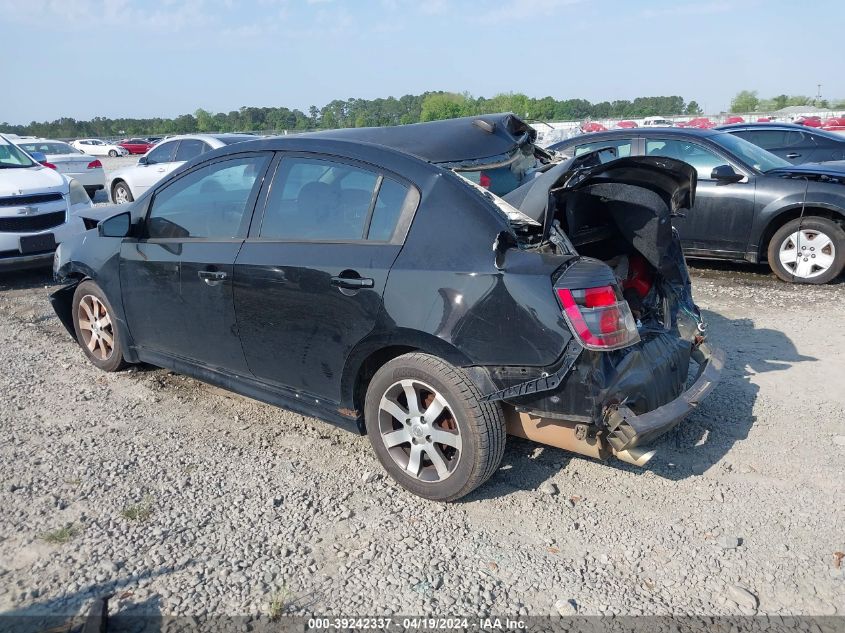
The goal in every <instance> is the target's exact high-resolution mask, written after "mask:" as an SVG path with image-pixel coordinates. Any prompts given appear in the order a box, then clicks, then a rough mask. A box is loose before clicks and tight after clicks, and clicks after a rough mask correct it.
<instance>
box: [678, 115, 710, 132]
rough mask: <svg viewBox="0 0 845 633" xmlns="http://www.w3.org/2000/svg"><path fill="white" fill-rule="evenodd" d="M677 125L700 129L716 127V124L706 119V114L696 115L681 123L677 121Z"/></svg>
mask: <svg viewBox="0 0 845 633" xmlns="http://www.w3.org/2000/svg"><path fill="white" fill-rule="evenodd" d="M678 127H694V128H698V129H700V130H709V129H710V128H714V127H716V124H715V123H713V121H711V120H710V119H708V118H707V117H706V116H700V117H696V118H694V119H690V120H689V121H687V122H686V123H684V124H683V125H681V124H680V123H678Z"/></svg>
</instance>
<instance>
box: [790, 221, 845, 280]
mask: <svg viewBox="0 0 845 633" xmlns="http://www.w3.org/2000/svg"><path fill="white" fill-rule="evenodd" d="M778 257H779V258H780V263H781V264H783V267H784V268H785V269H786V270H787V271H788V272H789V273H791V274H792V275H794V276H795V277H799V278H801V279H812V278H813V277H818V276H819V275H822V274H824V273H825V272H827V270H828V269H829V268H830V267H831V266H833V262H834V260H835V259H836V247H835V246H834V244H833V240H832V239H831V238H830V236H829V235H826V234H824V233H822V232H821V231H817V230H815V229H801V230H800V231H795V232H794V233H792V234H790V235H787V236H786V238H784V240H783V241H782V242H781V244H780V248H779V249H778Z"/></svg>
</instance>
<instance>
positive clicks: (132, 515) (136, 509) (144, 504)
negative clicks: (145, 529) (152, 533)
mask: <svg viewBox="0 0 845 633" xmlns="http://www.w3.org/2000/svg"><path fill="white" fill-rule="evenodd" d="M152 515H153V498H152V497H151V496H149V495H147V496H145V497H144V500H143V501H141V503H135V504H132V505H128V506H126V507H125V508H123V510H121V511H120V516H122V517H123V518H124V519H128V520H129V521H146V520H147V519H149V518H150V517H151V516H152Z"/></svg>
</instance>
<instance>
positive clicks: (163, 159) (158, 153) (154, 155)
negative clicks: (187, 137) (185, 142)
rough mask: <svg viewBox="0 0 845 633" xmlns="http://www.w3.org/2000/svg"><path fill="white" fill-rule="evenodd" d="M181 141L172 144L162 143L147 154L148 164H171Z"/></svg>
mask: <svg viewBox="0 0 845 633" xmlns="http://www.w3.org/2000/svg"><path fill="white" fill-rule="evenodd" d="M178 144H179V141H171V142H170V143H162V144H161V145H159V146H158V147H156V148H154V149H153V150H152V151H150V153H149V154H147V163H151V164H154V163H169V162H171V161H172V160H173V153H174V152H175V151H176V146H177V145H178Z"/></svg>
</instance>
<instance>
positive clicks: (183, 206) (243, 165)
mask: <svg viewBox="0 0 845 633" xmlns="http://www.w3.org/2000/svg"><path fill="white" fill-rule="evenodd" d="M267 161H268V158H267V157H266V156H250V157H241V158H233V159H230V160H225V161H220V162H216V163H211V164H210V165H206V166H205V167H202V168H200V169H195V170H194V171H191V172H189V173H187V174H185V175H184V176H182V177H181V178H177V179H176V180H175V181H173V182H172V183H170V184H169V185H167V186H166V187H165V188H164V189H161V190H160V191H157V192H156V193H155V196H154V198H153V202H152V207H151V209H150V215H149V218H148V220H147V234H148V236H149V237H150V238H165V237H176V238H187V237H206V238H209V237H210V238H221V239H224V238H231V237H237V236H239V235H241V234H242V229H241V226H242V223H243V221H244V216H245V214H246V213H248V212H249V211H250V210H249V209H248V208H247V207H248V204H247V203H248V202H249V200H250V197H251V195H252V192H253V190H254V189H255V188H256V186H257V185H256V182H257V180H258V177H259V176H260V175H261V174H262V173H263V172H264V169H265V167H266V166H267Z"/></svg>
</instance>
